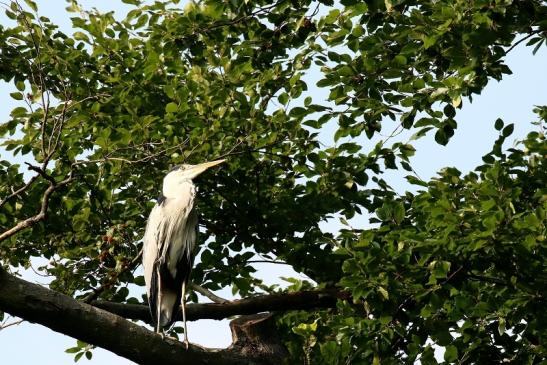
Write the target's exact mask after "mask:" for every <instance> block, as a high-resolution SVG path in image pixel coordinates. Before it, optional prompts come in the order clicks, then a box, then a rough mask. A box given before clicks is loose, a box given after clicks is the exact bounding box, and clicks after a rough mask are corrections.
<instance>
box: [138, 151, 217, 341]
mask: <svg viewBox="0 0 547 365" xmlns="http://www.w3.org/2000/svg"><path fill="white" fill-rule="evenodd" d="M224 161H225V160H217V161H212V162H205V163H202V164H199V165H186V164H185V165H180V166H177V167H175V168H173V169H172V170H171V171H170V172H169V173H168V174H167V175H166V176H165V177H164V179H163V191H162V195H161V196H160V198H159V199H158V202H157V203H156V205H155V206H154V208H153V209H152V212H151V213H150V217H149V218H148V223H147V225H146V231H145V233H144V239H143V240H144V246H143V259H142V261H143V266H144V280H145V283H146V292H147V294H148V303H149V306H150V312H151V314H152V318H154V321H155V330H156V332H158V333H160V331H161V330H163V329H165V328H168V327H169V326H171V325H172V324H173V322H174V319H175V315H176V313H177V308H178V306H179V303H180V305H181V308H182V320H183V322H184V343H185V344H186V348H188V331H187V329H186V301H185V294H186V287H187V284H188V279H189V277H190V271H191V270H192V265H193V262H194V254H193V250H194V246H195V244H196V238H197V231H198V216H197V212H196V209H195V203H196V202H195V199H196V186H195V185H194V183H193V182H192V179H194V178H195V177H196V176H198V175H199V174H201V173H202V172H204V171H205V170H207V169H208V168H210V167H212V166H215V165H218V164H220V163H222V162H224Z"/></svg>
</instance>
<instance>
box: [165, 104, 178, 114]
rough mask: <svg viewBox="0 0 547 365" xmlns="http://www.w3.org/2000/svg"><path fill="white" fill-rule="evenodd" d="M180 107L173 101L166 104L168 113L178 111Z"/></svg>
mask: <svg viewBox="0 0 547 365" xmlns="http://www.w3.org/2000/svg"><path fill="white" fill-rule="evenodd" d="M178 109H179V107H178V105H177V104H175V103H173V102H171V103H168V104H167V105H166V106H165V111H166V112H167V113H175V112H177V110H178Z"/></svg>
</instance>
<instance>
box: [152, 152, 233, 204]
mask: <svg viewBox="0 0 547 365" xmlns="http://www.w3.org/2000/svg"><path fill="white" fill-rule="evenodd" d="M224 161H226V160H224V159H222V160H216V161H211V162H204V163H200V164H198V165H189V164H182V165H178V166H175V167H173V168H172V169H171V171H169V173H168V174H167V175H165V178H164V179H163V188H164V189H163V190H164V194H165V193H166V191H165V190H171V187H173V188H174V187H175V186H177V185H179V184H180V183H182V182H184V181H188V180H192V179H193V178H195V177H196V176H198V175H199V174H201V173H202V172H204V171H205V170H207V169H208V168H210V167H213V166H216V165H218V164H220V163H223V162H224ZM166 196H167V195H166Z"/></svg>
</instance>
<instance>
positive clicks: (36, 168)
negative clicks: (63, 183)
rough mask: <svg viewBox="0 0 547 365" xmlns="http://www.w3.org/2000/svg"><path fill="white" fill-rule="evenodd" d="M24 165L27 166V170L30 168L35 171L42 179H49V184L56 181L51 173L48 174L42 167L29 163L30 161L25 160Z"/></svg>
mask: <svg viewBox="0 0 547 365" xmlns="http://www.w3.org/2000/svg"><path fill="white" fill-rule="evenodd" d="M25 165H27V166H28V169H29V170H32V171H34V172H37V173H38V174H39V175H40V176H42V177H43V178H44V179H46V180H47V181H49V182H50V183H51V184H53V185H55V184H56V183H57V182H56V181H55V179H54V178H53V176H51V175H48V174H47V173H46V172H45V171H44V170H43V169H42V168H40V167H38V166H34V165H31V164H30V163H28V162H25Z"/></svg>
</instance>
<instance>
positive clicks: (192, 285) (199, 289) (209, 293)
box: [190, 283, 229, 304]
mask: <svg viewBox="0 0 547 365" xmlns="http://www.w3.org/2000/svg"><path fill="white" fill-rule="evenodd" d="M190 288H192V290H194V291H196V292H198V293H200V294H201V295H203V296H205V297H207V298H209V299H211V300H212V301H213V302H214V303H220V304H222V303H227V302H229V300H228V299H224V298H221V297H219V296H218V295H216V294H214V293H213V292H212V291H210V290H209V289H206V288H204V287H202V286H200V285H198V284H196V283H190Z"/></svg>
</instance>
